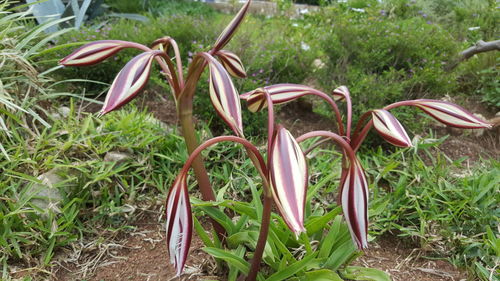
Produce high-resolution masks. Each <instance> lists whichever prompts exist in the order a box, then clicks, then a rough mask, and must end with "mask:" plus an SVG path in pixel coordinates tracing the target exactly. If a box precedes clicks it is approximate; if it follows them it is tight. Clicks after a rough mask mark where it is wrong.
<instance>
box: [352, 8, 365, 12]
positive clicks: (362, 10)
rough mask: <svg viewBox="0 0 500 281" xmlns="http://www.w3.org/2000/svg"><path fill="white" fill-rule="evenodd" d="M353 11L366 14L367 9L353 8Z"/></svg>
mask: <svg viewBox="0 0 500 281" xmlns="http://www.w3.org/2000/svg"><path fill="white" fill-rule="evenodd" d="M351 10H353V11H355V12H358V13H364V12H365V9H359V8H351Z"/></svg>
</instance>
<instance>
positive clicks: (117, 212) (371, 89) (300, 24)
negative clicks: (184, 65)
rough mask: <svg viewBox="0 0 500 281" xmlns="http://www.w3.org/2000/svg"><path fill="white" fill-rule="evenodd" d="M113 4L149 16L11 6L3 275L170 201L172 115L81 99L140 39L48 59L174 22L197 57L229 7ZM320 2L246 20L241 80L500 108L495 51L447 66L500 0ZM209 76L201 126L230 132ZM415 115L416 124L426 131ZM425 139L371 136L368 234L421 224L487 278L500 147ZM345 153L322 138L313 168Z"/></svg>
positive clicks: (0, 75)
mask: <svg viewBox="0 0 500 281" xmlns="http://www.w3.org/2000/svg"><path fill="white" fill-rule="evenodd" d="M106 4H108V5H109V6H110V7H111V8H112V9H113V10H114V11H116V12H122V13H137V14H141V15H144V16H146V17H147V18H148V21H147V22H141V21H136V20H130V19H123V18H115V17H102V18H99V19H97V20H95V21H93V22H90V23H88V24H86V25H85V26H84V27H82V28H81V29H80V30H73V29H65V30H62V31H61V32H59V33H57V34H52V35H46V34H45V33H43V32H42V28H35V25H34V23H33V19H32V18H30V16H29V15H24V14H16V16H11V15H7V14H5V13H2V14H0V30H2V31H1V32H0V39H1V40H0V56H1V60H0V61H1V67H2V71H1V72H0V149H1V153H0V170H1V171H2V173H1V175H0V221H1V226H0V262H1V263H2V277H1V279H2V280H4V279H5V280H7V279H8V278H9V265H11V264H13V263H16V262H24V263H26V264H36V265H37V266H40V268H42V267H43V266H45V265H48V264H50V262H51V258H52V257H53V255H54V251H55V250H57V248H58V247H63V246H67V245H69V244H70V243H72V242H74V241H76V240H78V239H81V238H82V237H84V236H85V237H89V236H92V235H100V234H102V233H103V232H106V231H110V232H113V231H116V230H119V229H125V228H127V226H128V225H129V224H130V222H132V221H133V219H134V216H135V215H136V214H137V213H138V212H140V211H141V210H148V209H152V208H157V204H158V203H157V202H158V201H160V202H161V200H162V199H163V198H164V197H165V195H166V192H167V188H168V186H169V185H170V183H171V181H172V179H173V176H174V175H173V173H174V172H175V171H177V170H178V169H179V167H180V165H182V163H184V161H185V159H186V157H187V154H186V151H185V150H184V146H183V144H182V140H181V139H180V137H178V136H177V134H176V132H175V129H171V128H169V129H168V130H165V126H164V125H163V124H161V123H160V122H159V121H158V120H156V119H154V118H153V117H152V115H151V114H150V113H148V112H146V111H144V110H143V109H138V108H137V107H136V106H135V105H130V106H127V107H125V108H124V109H122V110H121V111H118V112H114V113H111V114H109V115H107V116H105V117H104V118H101V119H96V118H95V117H94V116H92V115H91V114H88V113H85V106H84V105H87V104H88V100H90V99H92V98H95V97H98V96H99V94H101V93H102V92H103V91H106V87H107V84H106V83H110V82H111V81H112V80H113V78H114V76H115V75H116V73H118V71H119V70H120V69H121V68H122V67H123V65H124V64H125V63H126V62H127V61H128V60H129V59H130V58H132V56H134V54H135V53H134V51H124V52H123V53H120V55H118V56H116V57H114V58H111V59H108V61H106V62H104V63H102V64H100V65H99V66H94V67H84V68H64V69H59V70H57V71H48V72H45V71H46V70H48V69H51V68H52V67H54V66H55V65H56V62H57V61H58V60H59V59H60V58H62V57H63V56H65V55H66V54H67V53H68V52H69V50H70V49H72V48H74V47H75V46H77V45H79V44H82V43H83V42H88V41H93V40H98V39H122V40H131V41H136V42H139V43H143V44H149V43H150V42H152V41H153V40H154V39H156V38H158V37H162V36H165V35H169V36H171V37H173V38H175V39H176V40H177V42H178V44H179V47H180V49H181V51H182V55H183V56H184V57H183V58H184V60H185V61H188V60H189V59H190V57H191V56H192V54H193V53H195V52H197V51H200V50H206V49H207V48H208V47H209V46H210V45H211V44H212V43H213V42H214V41H215V39H216V37H217V35H218V33H219V31H220V30H222V29H223V27H224V25H225V24H226V23H227V22H228V20H230V18H231V16H230V15H225V14H221V13H218V12H216V11H214V10H212V9H211V8H209V7H208V6H206V5H204V4H200V3H193V2H184V1H159V0H150V1H114V0H113V1H111V0H109V1H106ZM319 4H321V5H323V6H324V8H323V9H322V10H321V11H320V12H318V13H309V14H306V15H304V16H302V17H300V18H297V19H289V18H285V17H273V18H265V17H262V16H250V17H248V18H247V20H246V23H245V24H244V25H243V26H242V29H241V30H240V31H239V32H238V34H237V36H235V38H234V39H233V41H232V42H231V44H230V45H229V46H228V47H227V49H229V50H232V51H234V52H235V53H236V54H238V55H239V56H240V57H241V59H242V61H243V62H244V64H245V66H246V69H247V73H248V74H249V77H248V78H247V79H243V80H235V82H236V84H237V86H238V89H239V90H240V92H245V91H249V90H252V89H254V88H257V87H261V86H264V85H268V84H273V83H281V82H288V83H305V84H309V85H312V86H316V87H320V88H322V89H324V90H325V91H330V90H332V89H333V88H335V87H337V86H339V85H342V84H344V85H347V86H348V87H349V88H350V90H351V93H352V95H353V97H354V102H355V104H356V105H357V106H355V108H356V109H357V110H358V112H356V113H359V112H360V111H365V110H366V109H370V108H376V107H380V106H382V105H385V104H388V103H391V102H394V101H398V100H402V99H408V98H424V97H425V98H441V97H443V96H445V95H451V96H453V98H455V99H457V100H460V101H464V102H465V101H470V100H474V101H479V102H483V105H484V106H485V107H487V108H489V109H490V110H491V111H492V112H496V111H498V107H499V106H500V87H499V84H498V83H499V82H498V74H499V73H498V69H499V68H498V63H499V57H498V54H497V53H487V54H481V55H479V56H477V57H474V58H472V59H470V60H469V61H466V62H464V63H461V64H460V65H459V66H458V67H457V68H455V69H452V70H448V69H447V67H446V66H448V65H449V64H451V63H452V62H453V61H454V60H455V59H456V56H457V55H458V53H459V52H460V51H461V50H464V49H466V48H467V47H470V46H472V45H473V44H474V43H475V42H476V41H477V40H480V39H481V40H485V41H488V40H494V39H496V38H495V36H496V35H498V34H499V26H498V24H497V23H498V22H499V19H500V10H499V9H498V8H497V7H496V5H497V3H496V1H493V0H489V1H473V0H461V1H452V0H438V1H431V0H419V1H405V0H388V1H383V3H379V2H378V1H375V0H373V1H371V0H356V1H348V2H347V3H337V2H336V1H332V3H330V2H329V1H320V3H319ZM0 5H1V4H0ZM6 10H7V7H6V6H2V11H3V12H5V11H6ZM56 46H57V47H56ZM47 47H53V48H52V49H49V50H47ZM315 60H316V61H315ZM317 60H319V61H320V62H321V63H318V61H317ZM75 78H77V79H75ZM54 81H58V82H54ZM93 81H100V83H96V82H93ZM152 81H153V86H151V89H152V91H153V92H156V91H157V90H156V89H159V87H157V85H160V86H161V85H163V82H162V81H161V77H159V76H158V77H152ZM201 81H206V79H202V80H201ZM154 84H156V85H154ZM207 89H208V87H207V85H206V84H205V83H200V85H199V87H198V93H197V95H198V98H197V100H196V102H197V104H196V105H195V108H196V110H197V115H198V117H199V120H207V121H210V123H209V125H207V126H205V125H204V124H203V123H201V122H200V126H201V127H203V130H202V132H203V133H202V135H201V136H200V138H205V137H206V135H211V134H219V133H221V132H223V127H224V126H223V125H221V124H222V123H220V122H219V121H218V119H216V118H213V116H214V115H215V114H214V112H213V110H212V109H211V106H209V103H210V102H209V100H208V95H207ZM160 94H161V95H165V93H163V92H162V93H160ZM97 103H98V102H97ZM314 110H315V111H316V112H319V113H320V114H324V115H327V116H328V114H327V113H326V109H325V108H323V107H322V105H321V104H317V105H316V104H315V105H314ZM398 114H399V116H398V117H399V118H402V119H403V120H405V119H406V120H410V119H409V118H414V116H415V115H414V114H412V115H411V116H412V117H410V115H409V112H407V111H400V112H398ZM244 119H245V120H247V121H246V122H247V124H248V125H247V128H246V130H247V132H246V133H247V134H248V135H257V134H258V132H259V131H260V130H262V129H263V125H262V124H263V123H262V122H263V120H264V116H261V115H250V114H248V113H247V112H245V116H244ZM412 120H413V119H412ZM408 123H410V122H408ZM411 123H413V125H411V126H410V127H411V128H410V130H418V129H420V130H421V129H422V128H421V127H422V125H417V122H411ZM424 124H425V123H424ZM419 127H420V128H419ZM256 141H257V142H258V141H260V140H259V139H256ZM438 143H439V142H438ZM420 149H421V150H420V153H417V151H416V150H397V151H395V152H394V153H393V154H390V155H387V152H383V151H382V149H381V148H377V147H373V148H370V149H367V153H368V155H367V156H366V157H365V158H364V159H363V161H364V162H366V163H367V165H366V167H371V168H370V170H369V171H368V173H369V174H370V175H371V189H372V191H373V195H372V198H373V202H372V204H371V206H370V208H371V216H372V218H371V220H372V221H373V222H375V223H373V225H372V226H371V228H370V231H371V234H372V235H373V236H378V235H381V234H383V233H388V232H391V233H394V234H398V235H401V236H407V237H411V238H412V239H414V241H416V242H417V243H418V244H419V245H420V246H421V247H422V248H424V249H427V250H429V252H430V253H432V255H436V256H444V257H448V258H449V259H450V260H451V261H452V262H453V263H455V264H456V265H458V266H462V267H465V268H467V269H468V270H469V271H470V273H471V276H475V278H481V279H484V280H488V278H489V277H490V275H491V273H492V272H494V271H495V267H496V268H497V269H496V270H497V273H498V263H499V260H498V257H499V256H500V246H499V243H500V239H499V232H498V231H499V230H498V229H499V228H498V225H499V215H500V214H499V211H500V209H499V208H498V205H499V202H500V198H499V196H500V195H499V193H498V183H499V182H500V178H499V174H500V173H499V171H500V165H499V162H498V159H496V160H495V159H485V160H480V161H478V162H477V163H475V165H474V166H473V167H470V168H469V167H468V166H467V165H466V164H465V162H464V161H463V160H462V161H451V160H449V159H448V158H446V157H445V156H443V155H440V154H438V155H437V156H430V155H435V151H434V148H433V146H432V145H430V147H426V148H420ZM109 151H115V152H120V153H124V154H126V155H128V157H127V158H126V160H125V161H121V162H119V163H116V162H106V161H103V159H104V158H105V156H106V154H107V152H109ZM422 151H424V154H425V155H426V156H425V157H424V158H422V154H421V153H422ZM427 152H432V153H427ZM240 153H241V152H240V150H239V149H237V148H236V147H230V148H228V149H227V151H225V152H224V153H223V154H222V155H224V156H234V157H236V158H238V157H239V155H240ZM224 156H221V158H222V157H224ZM332 157H334V156H332V154H331V153H328V152H325V151H323V152H321V153H319V154H318V155H317V157H316V158H314V159H313V160H311V161H313V162H314V163H311V166H314V165H316V167H318V168H317V169H318V171H321V172H322V173H323V174H328V171H331V169H332V167H333V166H332V165H333V164H332V163H331V158H332ZM429 159H430V160H429ZM210 160H211V161H210V163H213V167H210V168H211V169H212V171H213V178H214V180H215V181H216V182H218V183H219V184H220V185H221V186H224V185H225V182H226V181H227V180H228V178H231V177H233V176H234V177H236V176H237V175H238V170H237V169H236V168H234V170H233V168H231V167H228V166H220V165H218V163H219V162H220V160H221V159H220V158H218V157H214V158H210ZM242 165H245V163H243V164H242ZM229 166H230V165H229ZM48 172H50V173H53V174H56V175H58V177H61V178H63V181H62V182H60V183H58V184H57V185H55V186H53V188H54V189H56V190H57V192H53V193H48V194H47V193H41V189H43V188H44V185H42V181H41V178H39V176H40V175H43V174H47V173H48ZM378 174H380V175H379V176H378ZM312 181H313V184H317V183H321V185H320V186H321V187H322V188H321V189H319V188H318V192H319V193H318V194H317V198H318V199H317V200H321V198H330V197H331V195H328V194H331V193H334V191H335V190H336V187H337V185H338V182H337V180H336V177H333V176H330V177H329V176H319V175H318V176H313V178H312ZM231 188H234V190H232V191H231V192H232V194H236V195H237V196H244V195H241V194H244V193H243V191H241V190H238V189H237V187H236V186H234V187H231ZM319 190H321V191H319ZM239 194H240V195H239ZM37 200H38V201H37ZM40 201H42V203H43V202H45V203H48V204H49V205H40ZM332 202H333V201H332ZM52 203H53V204H52ZM43 206H46V207H47V206H50V208H44V207H43ZM324 206H325V210H323V209H322V210H318V209H314V210H313V211H312V213H315V214H324V212H328V211H329V210H330V209H328V208H334V206H330V204H326V205H324ZM89 222H91V223H89ZM471 278H474V277H471Z"/></svg>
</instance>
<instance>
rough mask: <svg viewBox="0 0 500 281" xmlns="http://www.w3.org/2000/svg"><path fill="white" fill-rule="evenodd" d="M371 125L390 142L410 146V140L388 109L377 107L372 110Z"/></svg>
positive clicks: (400, 145)
mask: <svg viewBox="0 0 500 281" xmlns="http://www.w3.org/2000/svg"><path fill="white" fill-rule="evenodd" d="M372 117H373V126H374V127H375V129H376V130H377V132H378V133H379V134H380V136H382V138H384V139H385V140H386V141H387V142H389V143H390V144H393V145H395V146H399V147H411V146H412V144H411V140H410V138H409V137H408V134H406V131H405V129H404V128H403V126H402V125H401V123H399V121H398V120H397V119H396V117H394V115H392V114H391V113H390V112H389V111H387V110H385V109H377V110H373V111H372Z"/></svg>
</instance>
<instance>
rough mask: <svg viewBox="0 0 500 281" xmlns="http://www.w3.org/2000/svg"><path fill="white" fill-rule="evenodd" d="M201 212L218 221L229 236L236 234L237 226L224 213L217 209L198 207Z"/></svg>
mask: <svg viewBox="0 0 500 281" xmlns="http://www.w3.org/2000/svg"><path fill="white" fill-rule="evenodd" d="M197 208H199V209H200V210H202V211H203V212H205V213H206V214H207V215H208V216H209V217H211V218H213V219H214V220H216V221H217V222H218V223H220V224H221V225H222V227H224V229H225V230H226V231H227V233H228V234H229V235H231V234H233V233H234V232H235V229H234V228H235V226H234V224H233V222H232V220H231V218H230V217H228V216H227V215H226V214H224V212H222V211H221V210H219V209H217V207H208V206H207V207H205V206H197Z"/></svg>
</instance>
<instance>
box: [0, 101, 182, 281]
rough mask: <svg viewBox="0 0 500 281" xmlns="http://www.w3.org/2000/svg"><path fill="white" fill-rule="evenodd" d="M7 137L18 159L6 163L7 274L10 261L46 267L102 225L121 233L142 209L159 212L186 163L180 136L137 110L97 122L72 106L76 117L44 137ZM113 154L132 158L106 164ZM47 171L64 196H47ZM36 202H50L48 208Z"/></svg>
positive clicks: (21, 133) (3, 242)
mask: <svg viewBox="0 0 500 281" xmlns="http://www.w3.org/2000/svg"><path fill="white" fill-rule="evenodd" d="M0 137H1V138H2V139H1V141H2V143H3V144H4V145H5V146H6V147H8V148H9V152H10V153H11V155H12V156H13V157H12V160H11V161H7V160H6V159H3V160H2V161H1V162H0V168H1V169H2V171H3V172H2V174H1V175H0V200H1V201H2V204H0V218H1V219H2V228H1V229H0V249H1V251H0V252H1V254H0V261H1V262H2V264H4V269H3V276H6V275H7V271H8V268H9V267H7V266H6V265H7V264H8V263H11V262H14V261H16V260H19V261H24V262H27V263H29V262H33V261H35V260H37V258H38V257H40V256H41V257H42V259H41V266H43V265H46V264H48V263H49V262H50V261H51V258H52V256H53V255H54V250H55V249H56V248H58V247H61V246H65V245H68V244H70V243H72V242H74V241H75V240H77V239H79V238H81V237H82V235H85V234H89V235H91V233H92V232H93V231H94V228H97V227H99V226H100V225H101V226H112V227H120V226H122V225H124V224H126V223H127V221H128V219H130V218H131V217H133V216H134V213H135V212H138V210H140V209H148V208H150V207H151V206H155V200H154V199H155V198H156V196H157V195H158V194H165V192H166V190H165V189H166V187H167V183H170V182H171V181H172V179H173V177H174V175H172V172H171V171H176V170H177V169H179V167H180V165H181V164H182V163H183V162H184V160H185V159H186V157H187V153H186V151H185V148H184V147H183V145H182V143H181V142H180V139H179V137H178V136H176V135H175V133H168V132H166V131H165V128H164V127H163V126H161V124H160V123H159V122H158V121H156V119H154V118H152V116H151V115H150V114H147V113H145V112H143V111H138V110H137V109H131V110H129V111H126V110H122V111H119V112H116V113H112V114H109V116H106V117H104V118H102V119H96V118H95V117H94V116H91V115H87V114H83V113H82V114H81V115H78V110H77V108H75V107H74V104H72V106H71V107H70V113H69V116H67V117H65V118H64V119H59V120H54V121H53V123H52V126H51V127H50V128H40V132H39V134H38V135H31V134H30V133H29V132H28V131H27V130H26V129H25V128H23V127H17V128H14V129H13V130H12V131H11V137H10V138H5V136H0ZM110 151H114V152H122V153H125V155H128V157H127V158H126V160H124V161H121V162H119V163H116V162H106V161H103V158H104V157H105V155H106V154H107V153H108V152H110ZM167 158H168V159H167ZM48 172H49V173H55V174H57V176H58V177H59V178H60V181H57V182H56V183H55V184H53V186H52V188H54V189H56V190H57V191H54V192H55V193H56V194H58V195H57V196H52V195H51V194H54V193H51V194H49V195H46V194H43V195H41V193H40V191H41V189H43V190H46V189H47V188H49V186H47V185H46V183H43V182H42V180H41V178H39V176H40V175H47V173H48ZM40 196H41V197H40ZM45 196H46V197H45ZM51 197H52V198H51ZM37 200H42V201H46V202H49V205H48V208H47V210H43V209H40V205H39V204H37ZM91 225H92V227H89V226H91Z"/></svg>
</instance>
